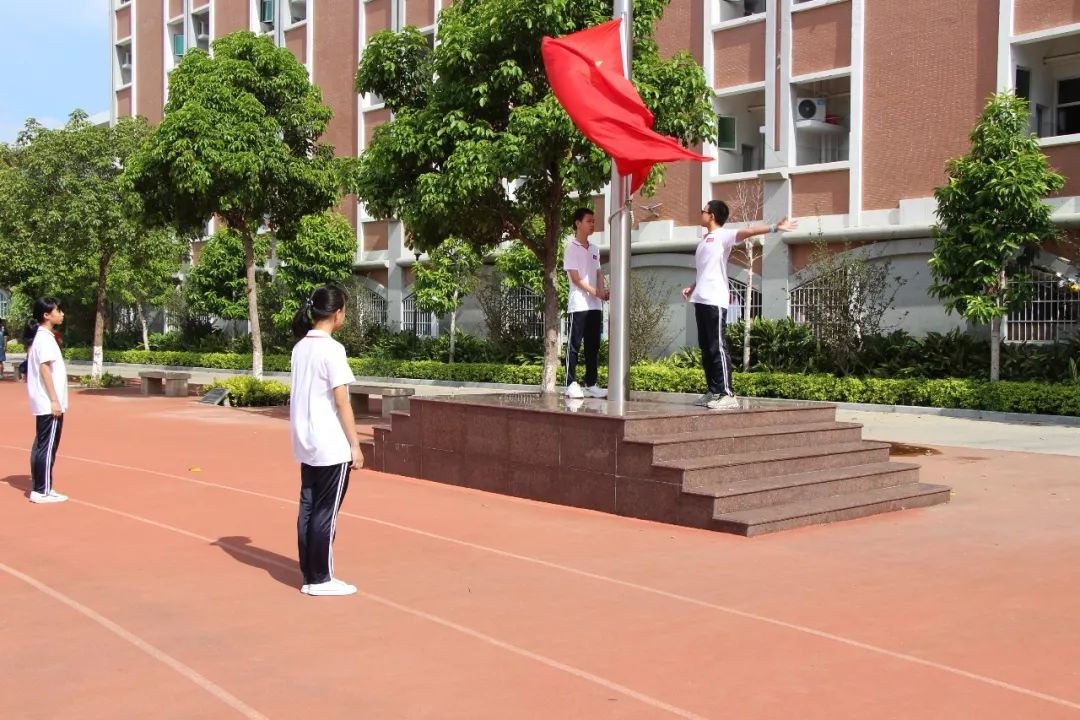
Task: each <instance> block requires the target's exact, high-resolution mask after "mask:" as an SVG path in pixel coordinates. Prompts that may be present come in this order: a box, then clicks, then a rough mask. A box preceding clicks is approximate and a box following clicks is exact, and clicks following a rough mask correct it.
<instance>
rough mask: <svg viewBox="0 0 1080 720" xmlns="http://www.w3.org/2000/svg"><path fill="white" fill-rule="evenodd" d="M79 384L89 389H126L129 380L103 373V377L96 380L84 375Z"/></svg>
mask: <svg viewBox="0 0 1080 720" xmlns="http://www.w3.org/2000/svg"><path fill="white" fill-rule="evenodd" d="M79 384H80V385H82V386H83V387H88V388H111V387H124V386H126V385H127V379H126V378H122V377H120V376H119V375H111V374H109V373H101V377H99V378H96V379H95V378H92V377H90V376H89V375H83V376H82V377H80V378H79Z"/></svg>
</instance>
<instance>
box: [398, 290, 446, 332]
mask: <svg viewBox="0 0 1080 720" xmlns="http://www.w3.org/2000/svg"><path fill="white" fill-rule="evenodd" d="M436 327H437V326H436V324H435V317H434V316H433V315H432V314H431V313H429V312H424V311H423V310H420V309H419V308H417V307H416V296H415V295H414V294H413V293H409V294H408V295H406V296H405V298H404V299H403V300H402V301H401V329H402V330H408V331H409V332H411V333H412V334H414V335H416V336H417V337H433V336H434V335H435V330H436Z"/></svg>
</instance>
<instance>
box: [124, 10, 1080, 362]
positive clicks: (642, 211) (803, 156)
mask: <svg viewBox="0 0 1080 720" xmlns="http://www.w3.org/2000/svg"><path fill="white" fill-rule="evenodd" d="M442 2H443V3H445V2H448V0H442ZM440 6H441V0H114V8H113V9H112V10H111V11H110V15H111V27H112V34H113V42H114V56H113V63H112V64H113V70H112V76H113V98H112V112H113V113H114V115H117V116H120V115H127V114H131V113H137V114H141V115H144V116H145V117H147V118H148V119H150V120H151V121H152V122H153V121H157V120H159V119H160V117H161V109H162V105H163V104H164V100H165V98H166V95H167V88H168V73H169V70H170V69H171V68H172V67H174V66H175V64H176V63H177V62H178V61H179V59H180V58H181V57H182V55H183V53H184V52H185V51H186V50H187V49H188V48H194V47H200V48H208V47H209V43H210V42H211V41H212V39H213V38H215V37H220V36H221V35H224V34H227V33H229V32H233V31H235V30H241V29H249V30H253V31H256V32H263V33H266V34H268V35H270V36H271V37H272V38H273V39H274V40H275V42H277V43H278V44H279V45H281V46H284V47H287V48H289V49H290V50H291V51H292V52H293V53H295V54H296V56H297V58H299V59H300V60H301V61H302V62H304V63H305V65H306V66H307V68H308V71H309V72H310V74H311V76H312V78H313V80H314V81H315V82H316V83H317V84H318V85H319V86H320V87H321V88H322V91H323V95H324V98H325V101H326V102H327V103H329V104H330V105H331V106H333V108H334V112H335V116H334V119H333V121H332V123H331V125H330V128H329V130H328V132H327V133H326V135H325V136H324V140H325V141H326V142H329V143H330V144H332V145H334V146H335V148H336V149H337V151H338V152H339V153H342V154H355V153H358V152H360V151H362V149H363V147H364V145H365V142H366V141H367V140H368V139H369V138H370V137H371V134H372V132H373V130H374V129H375V128H376V127H377V126H378V125H379V124H380V123H383V122H386V121H387V120H388V119H389V117H390V113H389V111H388V110H387V109H385V108H384V107H382V106H380V105H378V104H376V103H375V102H373V99H372V98H367V97H358V96H357V95H356V94H355V93H354V92H353V74H354V72H355V69H356V65H357V63H358V62H359V57H360V54H361V53H362V52H363V49H364V46H365V42H366V40H367V39H368V38H370V37H371V36H372V35H373V34H374V33H375V32H378V31H379V30H383V29H387V28H394V29H396V28H399V27H402V26H404V25H414V26H416V27H418V28H420V29H421V31H422V32H424V33H429V34H432V35H434V32H435V26H436V22H437V17H438V10H439V8H440ZM657 39H658V41H659V43H660V47H661V52H662V53H664V54H670V53H671V52H674V51H676V50H688V51H690V52H691V53H692V54H693V56H694V57H695V58H696V59H697V60H698V61H699V62H700V63H701V64H702V67H703V68H704V70H705V74H706V77H707V79H708V81H709V83H710V85H711V86H712V87H713V88H714V90H715V94H716V100H715V107H716V111H717V122H718V127H719V130H720V138H719V142H718V143H717V145H707V146H705V147H704V148H703V151H704V153H705V154H707V155H712V156H714V157H716V158H717V159H716V160H715V161H713V162H711V163H706V164H703V165H698V164H690V163H683V164H676V165H671V166H669V167H668V171H667V178H666V183H665V185H664V186H663V187H662V188H661V189H660V190H659V192H658V194H657V195H656V196H655V197H654V198H651V199H641V200H639V201H638V203H637V205H638V207H637V209H636V215H635V219H636V222H637V224H636V225H635V231H634V236H633V241H632V242H633V244H632V248H633V255H632V267H633V268H634V269H635V270H637V269H647V270H648V271H649V272H651V273H653V274H656V275H658V276H659V277H660V278H661V279H662V280H663V281H664V282H665V283H667V284H668V285H669V286H670V289H671V306H672V314H671V316H670V317H671V320H672V322H673V326H674V327H675V328H676V330H677V332H678V335H677V337H676V338H675V340H674V342H673V345H674V346H678V345H681V344H685V343H688V342H693V322H688V318H689V316H688V315H687V314H686V310H685V308H684V307H683V304H682V302H681V299H680V298H678V295H677V293H678V289H677V288H678V287H681V286H682V285H684V284H686V283H687V282H688V281H689V280H690V279H691V278H692V272H693V248H694V245H695V242H696V240H697V238H698V237H699V235H700V232H699V229H698V228H697V227H696V221H697V218H698V216H699V215H698V213H699V210H700V207H701V204H702V203H703V202H704V201H705V200H708V199H710V198H723V199H725V200H728V201H729V203H731V204H732V205H733V210H734V212H735V217H736V218H737V219H740V220H746V221H749V220H757V219H768V220H770V221H772V220H777V219H779V218H780V217H782V216H785V215H792V216H794V217H797V218H799V219H800V221H801V227H800V230H799V232H797V233H791V234H789V235H787V236H785V237H784V239H783V240H782V241H780V240H777V239H775V238H770V240H771V241H770V242H768V243H767V245H766V248H765V253H764V257H763V259H762V260H761V261H760V262H759V263H758V266H757V267H755V277H757V278H758V280H757V281H755V290H757V289H760V296H759V295H758V293H757V292H755V293H754V295H753V298H752V299H751V300H752V303H753V304H754V305H755V306H756V305H758V304H760V306H761V308H760V311H761V312H762V314H763V315H764V316H766V317H785V316H789V315H790V316H795V317H798V316H799V313H800V308H801V305H802V303H804V302H805V301H806V296H807V294H808V293H809V292H812V286H807V285H805V284H804V283H805V279H806V278H805V276H804V275H802V274H800V272H799V271H800V270H802V269H803V268H804V267H805V266H806V264H807V261H808V259H809V255H810V251H811V247H812V246H811V242H812V241H813V240H814V239H815V238H818V237H821V238H823V239H825V240H826V241H828V242H830V243H832V242H835V243H852V244H860V245H864V246H865V247H868V248H869V251H870V252H871V253H872V254H873V255H874V256H875V257H878V258H882V259H888V260H889V261H890V262H891V263H892V266H893V269H894V271H896V273H897V274H900V275H902V276H904V277H905V278H906V279H907V283H906V284H905V285H904V287H903V288H902V289H901V291H900V293H899V295H898V296H897V315H896V317H895V318H894V320H895V322H896V323H898V324H900V325H901V326H903V327H906V328H907V329H909V330H912V331H913V332H916V333H918V332H924V331H927V330H942V329H946V328H948V327H952V326H955V325H957V324H959V320H958V319H957V318H955V317H952V318H949V317H947V316H946V315H945V313H944V311H943V309H942V308H941V305H940V303H939V302H938V301H937V300H935V299H933V298H931V297H929V296H928V295H927V293H926V288H927V286H928V284H929V271H928V267H927V264H926V260H927V258H928V256H929V254H930V252H931V250H932V240H931V239H930V233H929V226H930V225H931V223H932V222H933V219H934V217H933V211H934V201H933V197H932V192H933V189H934V187H935V186H937V185H939V184H941V183H942V182H943V180H944V172H943V168H944V165H945V161H946V160H947V159H948V158H950V157H954V156H957V155H960V154H962V153H963V152H965V150H966V149H967V147H968V132H969V131H970V129H971V126H972V124H973V123H974V121H975V119H976V118H977V117H978V115H979V113H980V111H981V109H982V107H983V105H984V103H985V100H986V98H987V96H988V95H989V94H990V93H992V92H993V91H994V90H995V89H998V88H1013V89H1015V90H1016V92H1017V93H1019V94H1023V95H1025V96H1026V97H1028V98H1029V99H1030V101H1031V108H1032V129H1033V131H1035V132H1036V133H1037V134H1038V135H1039V136H1040V143H1041V145H1042V147H1043V151H1044V152H1045V153H1046V154H1047V155H1048V156H1049V158H1050V160H1051V164H1052V165H1053V166H1054V167H1055V168H1057V169H1058V171H1060V172H1061V173H1063V174H1064V175H1065V176H1066V177H1067V178H1068V182H1067V184H1066V185H1065V188H1064V189H1063V190H1062V191H1061V193H1059V196H1058V197H1055V198H1053V200H1052V202H1053V204H1054V214H1053V217H1054V220H1055V222H1056V223H1058V224H1059V225H1060V226H1062V227H1063V228H1067V229H1070V232H1071V233H1072V234H1073V235H1074V236H1075V235H1076V228H1078V227H1080V4H1077V3H1076V2H1074V1H1073V0H954V1H953V2H945V3H943V2H940V1H939V0H704V1H703V2H702V1H701V0H672V2H671V4H670V6H669V8H668V10H667V12H666V14H665V16H664V18H663V20H662V21H661V22H660V24H659V26H658V30H657ZM374 100H377V99H374ZM595 202H596V206H597V209H598V213H599V214H600V215H601V216H602V215H603V214H604V208H607V207H610V205H611V204H610V202H608V201H607V197H606V196H603V195H602V196H600V197H598V198H596V199H595ZM646 206H647V207H646ZM343 211H344V212H345V214H346V215H347V216H348V217H349V218H350V220H352V221H353V222H354V224H355V225H356V227H357V258H356V271H357V273H359V274H361V275H362V276H364V277H365V278H366V280H365V282H366V283H367V284H368V287H369V289H370V291H371V297H370V298H369V300H370V305H371V308H372V309H373V310H374V311H375V312H376V313H378V314H384V315H385V318H386V321H387V322H388V323H389V324H390V325H391V326H392V327H401V326H406V327H412V328H413V329H416V330H418V331H421V332H425V331H427V329H428V328H429V327H434V326H435V323H430V322H428V319H426V318H421V317H420V316H419V315H418V314H416V313H415V312H412V308H411V303H410V300H411V298H410V292H409V289H410V286H411V283H412V265H413V264H414V263H415V262H416V260H417V259H416V258H415V257H414V255H413V254H412V252H411V251H410V250H408V248H406V247H405V243H404V234H403V232H402V228H401V227H400V224H398V223H386V222H378V221H374V220H373V219H372V218H369V217H367V216H365V214H364V211H363V208H362V207H358V206H357V205H356V203H354V202H347V203H346V204H345V206H344V207H343ZM605 225H606V224H605V223H600V224H599V227H600V228H601V230H600V231H599V232H598V234H597V237H596V241H597V242H598V243H599V244H600V245H601V246H604V245H606V227H605ZM1069 252H1070V251H1069V248H1068V247H1067V246H1062V247H1055V248H1048V251H1047V252H1046V253H1044V255H1043V257H1041V258H1040V261H1039V264H1040V266H1041V267H1042V268H1043V269H1044V271H1045V274H1044V276H1043V279H1044V282H1043V283H1042V284H1041V285H1040V292H1039V295H1038V297H1037V298H1036V300H1034V301H1033V302H1032V303H1031V306H1030V307H1029V308H1027V309H1025V311H1024V312H1023V313H1019V314H1017V315H1016V316H1015V317H1013V318H1010V322H1009V323H1008V325H1007V329H1008V330H1007V331H1008V334H1009V337H1010V338H1011V339H1033V340H1046V339H1052V338H1053V337H1055V336H1057V335H1059V334H1061V333H1066V332H1071V331H1072V330H1074V329H1075V328H1076V322H1077V312H1078V309H1080V296H1078V295H1077V294H1076V293H1073V292H1071V291H1070V290H1068V288H1067V287H1063V286H1062V285H1061V283H1060V282H1059V278H1058V275H1057V274H1056V273H1061V274H1062V275H1066V276H1069V275H1071V276H1073V277H1075V276H1076V274H1077V272H1076V265H1077V263H1076V260H1075V257H1074V258H1073V259H1072V263H1071V264H1070V262H1069V260H1068V258H1067V257H1065V259H1063V258H1062V257H1059V256H1068V255H1069ZM731 274H732V277H733V278H734V279H735V280H736V281H739V280H740V279H745V275H746V273H745V270H744V269H742V268H739V267H737V266H733V267H732V273H731ZM735 287H736V288H739V287H740V286H739V284H738V282H736V284H735ZM742 287H745V286H742ZM739 300H740V302H745V298H739ZM471 315H472V322H475V318H476V311H475V308H473V309H472V310H471ZM464 323H465V326H466V327H468V326H469V325H470V324H471V323H470V310H469V308H468V307H467V308H466V313H465V319H464ZM687 326H689V329H688V330H687Z"/></svg>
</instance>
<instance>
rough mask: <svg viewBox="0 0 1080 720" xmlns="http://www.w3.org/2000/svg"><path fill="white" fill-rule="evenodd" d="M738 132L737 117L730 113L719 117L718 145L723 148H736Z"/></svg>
mask: <svg viewBox="0 0 1080 720" xmlns="http://www.w3.org/2000/svg"><path fill="white" fill-rule="evenodd" d="M737 137H738V134H737V132H736V127H735V118H733V117H731V116H729V115H721V116H720V117H718V118H717V131H716V147H718V148H720V149H721V150H736V149H738V143H737Z"/></svg>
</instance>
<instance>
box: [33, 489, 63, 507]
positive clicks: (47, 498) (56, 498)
mask: <svg viewBox="0 0 1080 720" xmlns="http://www.w3.org/2000/svg"><path fill="white" fill-rule="evenodd" d="M65 500H67V495H61V494H60V493H58V492H55V491H50V492H47V493H39V492H34V491H33V490H31V491H30V502H32V503H38V504H44V503H60V502H64V501H65Z"/></svg>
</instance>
